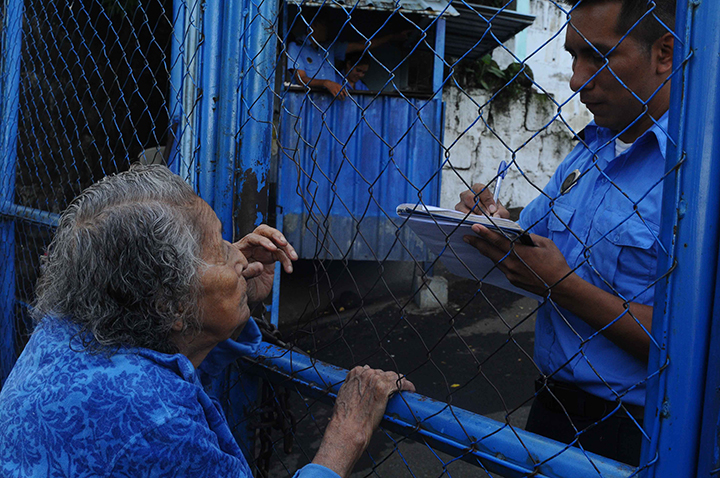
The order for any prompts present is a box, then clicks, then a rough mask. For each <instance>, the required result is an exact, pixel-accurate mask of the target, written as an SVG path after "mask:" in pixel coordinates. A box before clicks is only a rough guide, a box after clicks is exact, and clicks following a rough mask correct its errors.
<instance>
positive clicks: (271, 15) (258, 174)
mask: <svg viewBox="0 0 720 478" xmlns="http://www.w3.org/2000/svg"><path fill="white" fill-rule="evenodd" d="M277 11H278V3H277V2H276V1H268V0H249V2H248V6H247V7H246V10H245V12H244V17H245V18H244V24H245V26H246V27H245V31H244V33H243V40H244V48H243V65H242V77H241V81H240V87H239V88H238V92H237V95H238V103H239V104H240V124H239V125H238V129H237V131H239V137H238V152H239V154H238V156H239V157H238V163H239V171H238V177H237V188H238V194H237V195H236V197H237V198H238V201H240V200H242V199H246V200H247V198H250V197H254V198H255V199H256V202H255V205H254V216H255V217H254V218H253V223H252V224H253V225H254V226H258V225H260V224H261V223H263V222H267V213H268V211H267V196H268V192H267V179H268V172H269V170H270V156H271V148H272V130H273V100H274V87H275V68H276V66H277V58H276V49H275V45H276V43H275V35H274V33H273V31H274V29H273V23H272V22H273V21H276V19H277V13H278V12H277ZM248 188H254V190H252V191H251V190H247V191H246V189H248ZM236 209H237V210H240V209H242V210H243V212H244V214H247V213H248V211H249V210H250V209H251V205H249V204H238V205H237V208H236ZM250 215H251V216H252V213H251V214H250ZM245 221H248V219H247V218H246V219H245ZM243 222H244V221H240V220H237V219H236V224H238V225H241V224H242V223H243ZM249 225H250V224H249V221H248V224H247V226H246V227H248V228H249ZM238 232H239V233H240V234H246V233H248V232H250V231H249V230H248V231H238Z"/></svg>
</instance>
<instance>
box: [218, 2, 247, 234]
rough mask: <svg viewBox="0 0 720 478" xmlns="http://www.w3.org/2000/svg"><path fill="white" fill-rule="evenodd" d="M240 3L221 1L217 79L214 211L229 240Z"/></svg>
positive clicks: (241, 9) (236, 107) (238, 73)
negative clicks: (219, 68)
mask: <svg viewBox="0 0 720 478" xmlns="http://www.w3.org/2000/svg"><path fill="white" fill-rule="evenodd" d="M244 8H245V7H244V2H243V0H232V1H228V2H225V4H224V8H223V12H222V30H223V35H222V37H221V39H222V40H221V41H222V52H221V58H222V60H221V64H222V75H221V77H220V78H219V81H220V91H219V95H218V106H217V109H218V122H219V124H218V127H217V140H216V143H217V152H216V155H217V159H216V160H217V165H216V173H215V189H216V191H215V197H216V201H215V212H216V213H217V215H218V217H219V218H220V221H221V222H222V224H223V230H224V232H225V235H226V237H225V238H226V239H228V240H232V238H233V234H234V227H233V207H234V200H233V198H234V193H235V161H236V155H237V147H236V135H237V124H238V90H237V85H238V82H239V79H240V76H241V70H240V62H241V57H240V55H241V45H242V32H243V16H242V15H243V9H244Z"/></svg>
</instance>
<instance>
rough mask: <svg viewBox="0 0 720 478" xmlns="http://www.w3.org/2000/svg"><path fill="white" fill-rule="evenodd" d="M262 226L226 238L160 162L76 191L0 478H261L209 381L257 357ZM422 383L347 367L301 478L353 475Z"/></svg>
mask: <svg viewBox="0 0 720 478" xmlns="http://www.w3.org/2000/svg"><path fill="white" fill-rule="evenodd" d="M295 259H297V254H296V253H295V251H294V249H293V247H292V246H291V245H290V244H289V243H288V242H287V241H286V240H285V238H284V236H283V235H282V234H281V233H280V232H279V231H277V230H276V229H273V228H271V227H269V226H265V225H262V226H260V227H258V228H257V229H255V231H254V232H252V233H251V234H249V235H247V236H245V237H243V238H242V239H241V240H240V241H239V242H237V243H235V244H231V243H229V242H227V241H225V240H223V237H222V233H221V223H220V221H219V220H218V218H217V216H216V215H215V213H214V212H213V210H212V209H211V208H210V206H208V204H207V203H206V202H205V201H203V200H202V199H200V198H199V197H198V196H196V195H195V193H194V192H193V190H192V188H190V187H189V186H188V185H187V184H186V183H185V182H183V181H182V180H181V179H180V177H178V176H176V175H174V174H172V173H171V172H170V170H169V169H167V168H166V167H164V166H160V165H154V166H133V167H132V168H131V169H130V170H129V171H127V172H124V173H120V174H117V175H114V176H110V177H107V178H105V179H103V180H102V181H99V182H98V183H96V184H94V185H92V186H91V187H89V188H88V189H86V190H85V191H84V192H83V193H82V194H81V195H80V196H78V197H77V198H76V199H75V200H74V201H73V202H72V203H71V205H70V206H69V207H68V209H67V210H66V211H65V212H64V214H63V215H62V217H61V219H60V224H59V227H58V229H57V232H56V234H55V237H54V239H53V241H52V243H51V244H50V246H49V247H48V251H47V254H46V257H45V260H44V270H43V272H42V275H41V278H40V279H39V282H38V285H37V299H36V301H35V304H34V309H33V314H34V315H35V317H36V318H37V319H38V320H39V322H38V323H37V326H36V328H35V331H34V333H33V334H32V336H31V338H30V341H29V342H28V344H27V346H26V347H25V349H24V351H23V352H22V354H21V356H20V358H19V359H18V361H17V363H16V364H15V367H14V368H13V370H12V372H11V374H10V375H9V377H8V379H7V381H6V383H5V384H4V386H3V388H2V391H1V392H0V470H1V471H2V472H1V473H0V475H2V476H3V477H26V476H47V477H56V476H108V477H139V476H142V477H163V476H173V477H180V476H182V477H210V476H213V477H214V476H218V477H220V476H222V477H247V478H249V477H251V476H252V473H251V471H250V469H249V466H248V464H247V462H246V461H245V459H244V458H243V454H242V453H241V451H240V448H239V447H238V445H237V443H236V442H235V440H234V439H233V435H232V433H231V431H230V429H229V427H228V424H227V422H226V420H225V417H224V415H223V413H222V412H221V408H220V406H219V403H218V402H216V401H215V400H214V399H211V397H210V396H209V395H208V393H207V392H206V391H205V390H206V389H205V388H204V386H207V380H209V379H210V378H212V377H213V376H215V375H217V374H218V373H219V372H220V371H221V370H222V369H223V367H224V366H225V365H227V364H228V363H230V362H232V361H235V360H236V359H237V358H238V357H239V356H241V355H243V354H251V353H253V352H254V351H255V350H256V349H257V348H258V346H259V343H260V337H261V335H260V331H259V329H258V326H257V324H256V323H255V322H254V320H253V319H252V318H250V308H249V307H250V306H251V305H252V304H253V303H255V302H257V301H260V300H262V299H263V298H264V297H265V296H267V294H268V293H269V291H270V287H271V285H272V276H273V268H274V264H275V262H276V261H279V262H280V263H281V265H282V266H283V267H284V269H285V270H286V271H287V272H291V270H292V261H293V260H295ZM402 390H414V387H413V385H412V384H411V383H410V382H408V381H407V380H405V379H401V378H399V376H398V374H396V373H394V372H383V371H380V370H374V369H370V368H369V367H367V366H365V367H356V368H355V369H353V370H351V371H350V372H349V373H348V375H347V377H346V379H345V383H344V384H343V386H342V387H341V388H340V390H339V392H338V395H337V401H336V404H335V409H334V412H333V415H332V418H331V420H330V422H329V424H328V425H327V429H326V431H325V435H324V437H323V440H322V443H321V445H320V448H319V450H318V452H317V454H316V456H315V458H314V460H313V462H312V463H311V464H309V465H307V466H306V467H304V468H302V469H301V470H300V471H298V473H297V475H296V476H302V477H337V476H338V475H339V476H348V474H349V473H350V470H351V469H352V467H353V465H354V463H355V462H356V460H357V459H358V458H359V456H360V455H361V454H362V453H363V450H364V449H365V448H366V447H367V445H368V442H369V441H370V437H371V434H372V433H373V430H374V429H375V428H376V427H377V426H378V424H379V422H380V419H381V418H382V415H383V413H384V409H385V406H386V403H387V401H388V397H389V396H390V395H391V394H393V393H395V392H397V391H402Z"/></svg>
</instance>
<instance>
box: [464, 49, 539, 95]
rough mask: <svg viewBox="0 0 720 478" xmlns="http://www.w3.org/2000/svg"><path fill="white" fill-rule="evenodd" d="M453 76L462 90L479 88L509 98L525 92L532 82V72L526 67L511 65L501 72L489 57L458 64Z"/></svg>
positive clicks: (523, 65)
mask: <svg viewBox="0 0 720 478" xmlns="http://www.w3.org/2000/svg"><path fill="white" fill-rule="evenodd" d="M455 75H456V78H457V80H458V83H460V86H462V87H464V88H472V87H475V88H478V87H479V88H482V89H485V90H488V91H490V92H492V93H495V92H498V91H502V93H503V94H510V96H517V95H518V94H519V93H521V92H523V91H526V90H527V89H528V88H530V86H531V85H532V82H533V72H532V70H531V69H530V67H529V66H528V65H525V64H522V63H511V64H510V65H508V66H507V68H505V69H504V70H503V69H501V68H500V67H499V66H498V64H497V62H496V61H495V60H493V59H492V57H491V56H490V55H485V56H483V57H482V58H480V59H478V60H474V61H463V62H460V63H459V64H458V65H457V66H456V68H455Z"/></svg>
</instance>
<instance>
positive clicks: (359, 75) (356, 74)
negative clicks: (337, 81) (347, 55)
mask: <svg viewBox="0 0 720 478" xmlns="http://www.w3.org/2000/svg"><path fill="white" fill-rule="evenodd" d="M351 67H352V65H350V64H348V65H347V68H348V69H349V72H348V74H347V80H348V83H352V84H355V83H356V82H357V81H358V80H362V79H363V78H365V73H367V71H368V68H370V65H356V66H355V68H351Z"/></svg>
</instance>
